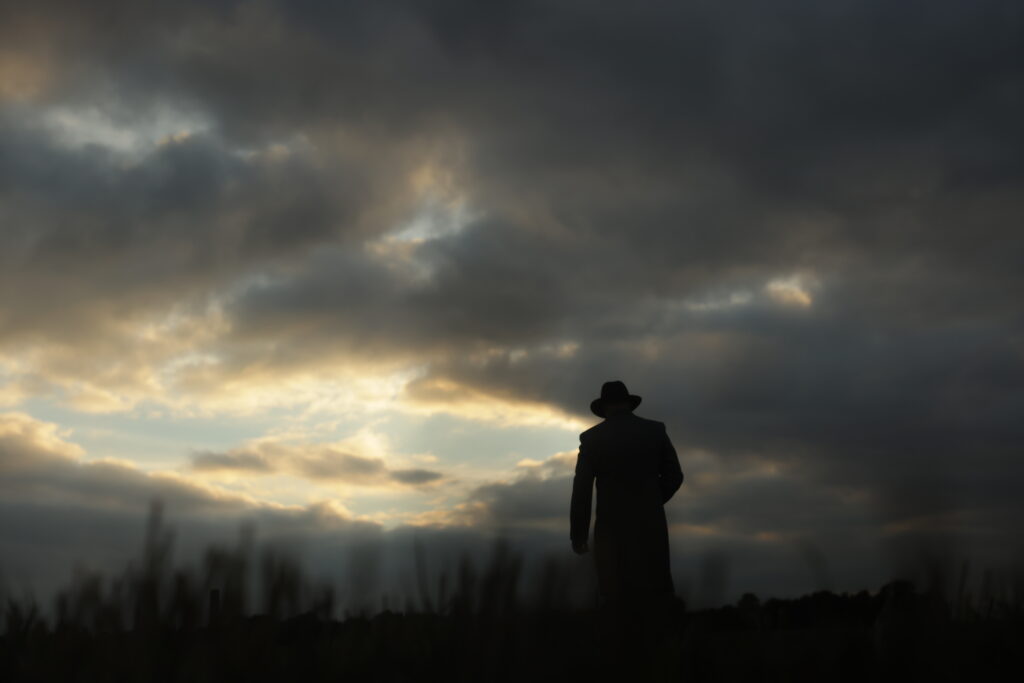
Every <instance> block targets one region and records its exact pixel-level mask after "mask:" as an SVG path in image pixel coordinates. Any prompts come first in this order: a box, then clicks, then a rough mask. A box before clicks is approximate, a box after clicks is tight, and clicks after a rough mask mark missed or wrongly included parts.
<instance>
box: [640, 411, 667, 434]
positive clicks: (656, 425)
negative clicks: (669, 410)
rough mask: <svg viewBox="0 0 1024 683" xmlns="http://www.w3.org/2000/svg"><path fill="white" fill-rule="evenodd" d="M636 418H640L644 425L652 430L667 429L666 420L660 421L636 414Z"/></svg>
mask: <svg viewBox="0 0 1024 683" xmlns="http://www.w3.org/2000/svg"><path fill="white" fill-rule="evenodd" d="M636 419H638V420H639V421H640V423H641V424H643V426H644V427H646V428H647V429H650V430H651V431H658V430H662V431H664V430H665V423H664V422H658V421H657V420H648V419H647V418H646V417H640V416H639V415H637V416H636Z"/></svg>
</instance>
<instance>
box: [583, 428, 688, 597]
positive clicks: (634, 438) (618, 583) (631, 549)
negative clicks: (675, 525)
mask: <svg viewBox="0 0 1024 683" xmlns="http://www.w3.org/2000/svg"><path fill="white" fill-rule="evenodd" d="M595 481H596V483H597V514H596V519H595V522H594V543H593V551H594V562H595V565H596V567H597V578H598V585H599V587H600V591H601V594H602V596H603V597H604V598H605V599H606V600H611V601H619V600H623V599H626V600H633V599H638V598H643V597H645V596H652V595H656V594H664V593H671V592H672V591H673V587H672V574H671V572H670V568H669V550H668V524H667V522H666V521H665V507H664V505H665V503H667V502H668V500H669V499H670V498H671V497H672V495H673V494H674V493H675V492H676V491H677V490H678V489H679V487H680V486H681V485H682V483H683V471H682V469H681V468H680V467H679V457H678V456H677V455H676V451H675V448H673V447H672V442H671V441H670V440H669V438H668V434H667V433H666V432H665V425H664V424H663V423H661V422H655V421H654V420H647V419H644V418H642V417H638V416H636V415H633V414H632V413H625V414H621V415H614V416H611V417H609V418H607V419H606V420H605V421H604V422H601V423H600V424H598V425H596V426H594V427H592V428H591V429H588V430H587V431H585V432H583V433H582V434H580V452H579V456H578V458H577V460H576V476H575V477H574V479H573V483H572V503H571V506H570V507H571V509H570V513H569V517H570V536H571V538H572V541H573V542H574V543H580V542H586V541H587V540H588V537H589V532H590V510H591V496H592V492H593V489H594V483H595Z"/></svg>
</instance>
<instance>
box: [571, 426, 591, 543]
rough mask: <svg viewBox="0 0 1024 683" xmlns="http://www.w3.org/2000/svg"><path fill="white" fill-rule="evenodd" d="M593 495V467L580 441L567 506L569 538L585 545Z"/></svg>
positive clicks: (588, 533)
mask: <svg viewBox="0 0 1024 683" xmlns="http://www.w3.org/2000/svg"><path fill="white" fill-rule="evenodd" d="M593 495H594V466H593V463H592V462H591V459H590V455H589V454H588V453H587V450H586V448H585V446H584V444H583V440H582V439H581V440H580V453H579V455H578V456H577V457H576V476H575V477H573V480H572V501H571V503H570V505H569V538H571V539H572V541H573V542H580V543H585V542H586V541H587V539H588V538H589V537H590V511H591V506H592V501H593Z"/></svg>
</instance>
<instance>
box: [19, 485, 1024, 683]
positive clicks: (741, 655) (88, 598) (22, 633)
mask: <svg viewBox="0 0 1024 683" xmlns="http://www.w3.org/2000/svg"><path fill="white" fill-rule="evenodd" d="M173 541H174V534H173V532H172V531H171V530H170V529H169V528H168V527H167V525H166V524H165V522H164V520H163V511H162V508H161V506H160V505H159V504H154V505H153V507H152V509H151V511H150V515H149V518H148V521H147V524H146V533H145V541H144V543H143V547H142V553H141V557H140V558H139V559H138V561H137V562H133V563H131V564H130V565H129V566H128V567H127V568H126V569H125V570H124V571H123V572H122V573H121V574H120V575H119V576H115V577H110V578H108V577H104V576H101V575H99V574H97V573H89V572H85V571H78V572H76V573H75V574H74V576H73V577H72V579H71V581H70V583H69V584H68V585H67V587H65V588H64V589H63V590H61V591H60V592H59V594H58V595H57V596H56V598H55V600H54V604H53V606H52V610H51V612H50V614H48V615H44V614H43V612H44V610H43V609H42V608H41V607H40V606H39V605H38V604H36V603H35V601H33V600H31V599H16V598H14V597H13V596H8V597H6V598H5V603H4V615H3V616H4V619H3V632H2V636H0V680H3V681H11V682H13V681H93V680H97V681H99V680H102V681H108V680H109V681H226V680H248V681H281V680H303V681H306V680H311V681H321V680H322V681H328V680H330V681H512V680H538V681H547V680H550V681H556V680H557V681H584V680H586V681H594V680H613V679H614V680H651V681H681V680H687V681H733V680H737V681H738V680H766V681H801V680H807V681H812V680H813V681H822V680H839V681H863V680H966V679H971V680H1017V678H1018V676H1019V675H1020V673H1021V672H1022V671H1024V667H1022V664H1024V648H1022V645H1024V638H1022V635H1024V628H1022V627H1024V599H1022V598H1024V595H1022V593H1021V591H1020V585H1019V584H1017V585H1012V586H1010V589H1009V590H1007V591H1004V592H1002V593H997V592H995V591H994V590H992V585H991V584H992V582H991V581H989V582H987V583H986V582H983V584H982V585H983V591H982V593H981V594H979V595H977V596H972V595H970V594H969V593H968V592H967V590H966V585H967V582H966V572H967V568H966V566H965V568H964V570H963V572H962V578H961V580H960V581H959V584H958V586H959V587H958V592H957V594H956V595H952V596H946V595H943V594H942V593H941V592H938V591H936V590H931V591H927V590H926V591H918V590H917V589H916V588H915V587H914V586H913V585H912V584H911V583H909V582H907V581H893V582H891V583H889V584H887V585H885V586H884V587H882V588H881V589H880V590H878V591H875V592H870V593H869V592H868V591H861V592H859V593H856V594H834V593H831V592H827V591H821V592H817V593H814V594H812V595H807V596H804V597H801V598H798V599H792V600H779V599H768V600H764V601H762V600H761V599H759V598H758V597H757V596H756V595H753V594H751V593H747V594H744V595H743V596H742V597H741V598H740V599H739V600H738V601H737V602H736V604H734V605H726V606H722V607H717V608H714V609H706V610H701V611H696V612H694V611H687V610H686V608H685V605H684V604H683V603H682V601H680V600H672V601H666V602H664V603H662V604H658V605H652V606H647V607H646V608H645V609H638V610H634V611H630V612H625V613H624V612H616V613H614V614H613V613H610V612H606V611H604V610H602V609H599V608H598V607H597V606H591V607H580V606H579V605H578V604H575V603H574V602H573V601H572V600H571V599H570V598H569V596H570V594H571V593H572V589H573V587H574V586H575V585H576V584H577V583H578V582H579V581H580V580H581V579H580V577H578V576H576V575H575V574H574V573H573V571H572V569H571V568H570V567H569V566H567V565H566V564H564V563H561V562H559V561H558V560H557V559H555V558H549V559H548V560H547V561H545V562H544V563H543V564H542V565H541V567H540V570H539V571H538V572H535V574H534V575H530V576H527V574H526V572H525V570H524V562H523V557H522V556H521V555H520V554H519V553H517V552H515V551H514V550H513V548H512V547H511V546H510V545H509V544H508V543H505V542H502V541H499V542H497V543H496V544H495V545H494V546H493V547H492V548H491V549H490V550H489V552H488V553H487V554H486V555H485V556H484V557H473V556H470V555H464V556H463V557H462V558H461V560H460V561H459V563H458V565H457V567H456V568H455V569H454V571H451V572H448V571H441V572H437V573H436V575H432V574H431V572H430V571H429V568H428V559H429V550H430V549H429V548H427V547H425V546H424V545H423V544H421V543H419V542H417V543H416V544H415V545H414V547H413V549H412V553H413V555H414V557H413V566H414V570H415V590H414V593H413V594H410V595H409V596H406V597H407V599H406V600H405V601H404V604H403V605H402V606H401V608H399V607H398V605H397V604H393V603H395V602H396V601H394V600H390V599H389V600H387V601H385V604H384V605H382V606H381V607H380V608H379V609H377V608H374V607H373V606H371V605H370V604H369V603H368V602H366V601H365V600H362V601H361V600H360V599H359V598H360V596H358V595H352V596H348V598H349V599H348V600H347V601H346V602H347V607H343V606H342V604H341V601H340V600H339V595H338V593H337V589H336V587H335V586H334V585H332V584H330V583H327V582H323V581H316V580H313V579H312V578H310V577H309V576H308V575H307V574H306V572H305V571H304V570H303V567H302V565H301V563H300V562H298V561H297V560H296V559H295V558H294V557H293V556H291V555H289V554H287V553H284V552H282V551H280V550H276V549H273V548H263V549H258V548H257V547H256V544H255V543H254V541H253V533H252V529H249V530H247V531H244V532H243V533H242V534H241V536H240V538H239V540H238V542H237V543H236V544H234V545H226V546H214V547H210V548H208V549H207V550H206V552H205V554H204V555H203V557H202V561H201V563H200V566H199V567H198V568H175V567H173V566H172V562H171V556H172V555H171V550H172V546H173ZM372 565H373V563H372V562H370V563H369V566H370V569H371V570H372ZM357 574H358V572H357ZM363 583H364V584H365V583H366V581H365V577H364V580H363ZM359 585H360V581H358V580H357V581H354V582H353V583H352V588H354V589H356V590H358V587H359ZM986 585H988V588H987V589H986V588H984V586H986ZM986 591H987V592H986ZM623 620H625V623H623ZM623 634H627V635H626V636H625V638H624V637H623Z"/></svg>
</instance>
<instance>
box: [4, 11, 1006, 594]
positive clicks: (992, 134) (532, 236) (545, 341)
mask: <svg viewBox="0 0 1024 683" xmlns="http://www.w3.org/2000/svg"><path fill="white" fill-rule="evenodd" d="M0 12H2V20H0V46H2V47H0V226H2V227H0V405H3V406H5V407H12V408H16V409H20V410H24V411H27V412H32V411H33V410H39V411H42V412H41V413H40V414H42V415H48V414H50V413H54V414H56V412H58V411H65V412H66V413H67V414H70V415H74V416H82V415H93V416H96V419H97V420H98V419H100V416H103V417H104V419H112V420H113V419H115V418H117V416H121V418H120V419H123V420H124V422H112V423H110V424H112V425H114V426H113V427H105V429H109V430H110V431H112V432H117V431H118V430H119V429H120V430H123V433H125V434H127V433H129V432H130V433H131V434H132V438H133V439H135V441H134V442H132V443H139V444H142V443H143V441H142V437H140V436H138V434H139V432H140V431H145V429H144V428H140V427H138V425H139V424H140V423H145V421H146V420H147V419H148V420H153V421H154V422H153V423H152V424H153V427H152V429H153V431H154V433H156V432H160V433H161V434H163V433H164V431H166V430H165V428H164V427H163V426H160V425H163V424H164V423H163V422H160V421H172V422H173V421H174V420H186V419H188V420H191V419H209V420H221V421H223V422H222V423H221V424H222V426H223V428H224V429H227V425H230V424H239V425H241V424H243V422H242V421H248V422H244V424H245V425H246V427H245V430H244V431H245V433H244V434H238V435H236V434H231V435H230V436H229V435H227V434H220V433H216V430H213V431H211V432H210V434H207V435H206V437H203V438H200V437H198V436H197V437H195V438H193V437H191V436H185V435H181V434H179V435H176V437H175V438H177V439H178V441H175V442H174V443H175V444H176V446H178V447H180V449H179V451H178V452H179V457H180V461H181V463H180V464H181V467H182V468H183V470H182V471H185V470H187V471H189V472H190V473H191V474H194V475H196V476H206V475H211V476H212V475H214V474H217V473H221V474H225V473H228V472H231V473H233V474H232V476H250V477H252V478H253V479H254V480H256V479H262V478H271V477H274V476H280V475H288V476H297V477H298V478H300V479H304V480H307V481H310V482H320V483H323V482H335V483H338V484H348V485H353V486H357V487H361V488H363V489H367V490H370V489H375V490H376V489H379V490H381V491H389V492H390V491H393V492H394V493H393V495H395V496H397V497H400V496H403V495H421V494H422V493H423V491H424V490H427V489H430V488H431V487H436V488H437V489H438V491H437V495H438V498H437V500H436V505H435V507H434V509H433V510H420V511H419V513H421V514H423V515H426V516H425V517H423V519H428V518H429V519H434V520H447V522H446V523H452V524H455V523H459V524H466V523H468V524H471V525H484V524H491V523H495V524H497V523H500V524H504V525H510V524H511V525H515V524H517V523H519V522H521V523H522V524H523V525H525V526H529V527H531V528H542V527H543V528H554V525H556V524H557V522H556V521H555V520H557V519H558V515H559V514H561V513H559V510H560V509H561V508H560V506H563V501H562V497H564V496H565V495H566V493H565V490H564V489H565V487H564V483H565V481H566V479H565V477H566V476H567V474H566V473H564V472H560V473H559V472H556V471H554V470H553V469H551V467H553V465H550V463H549V465H545V466H544V468H542V469H541V470H536V471H532V470H530V468H516V467H515V465H514V463H515V462H516V461H518V460H531V461H536V462H542V461H545V459H547V458H549V457H550V456H551V455H552V453H556V452H560V451H564V450H565V449H571V448H572V447H573V446H574V432H575V431H578V430H579V429H580V428H581V427H583V426H585V424H586V422H587V421H588V420H589V419H591V416H589V414H588V413H587V406H588V405H589V401H590V399H591V398H592V397H593V396H594V395H595V394H596V392H597V389H598V387H599V386H600V383H601V382H602V381H603V380H606V379H612V378H620V379H623V380H624V381H626V382H627V384H628V385H629V387H630V388H631V389H632V390H634V391H635V392H637V393H639V394H641V395H643V396H644V403H643V405H642V406H641V408H640V412H642V413H644V414H646V415H648V416H650V417H652V418H657V419H661V420H664V421H665V422H666V423H667V425H668V429H669V434H670V435H671V436H672V438H673V439H674V441H675V442H676V445H677V447H678V449H679V451H680V454H681V459H682V464H683V469H684V471H687V472H688V480H687V482H688V483H687V485H686V486H684V488H683V490H682V491H681V492H680V496H681V499H680V501H678V502H676V503H673V505H675V507H674V508H672V510H671V511H670V516H671V517H672V519H673V520H675V521H674V523H675V524H678V525H682V526H680V527H679V528H680V529H682V528H683V527H686V528H687V529H689V531H688V532H687V533H694V534H697V533H699V534H703V535H704V536H703V537H704V538H710V539H719V540H720V541H721V542H722V543H734V542H739V541H738V540H737V539H747V541H749V542H754V541H755V540H756V539H761V540H759V541H757V542H758V543H767V544H771V543H790V542H792V543H803V542H804V541H805V540H806V539H804V537H803V536H801V534H804V535H806V533H808V529H810V527H809V526H807V525H806V524H803V523H802V522H801V521H800V520H801V519H806V520H815V522H814V525H815V529H816V530H815V532H814V533H815V534H816V535H817V536H818V537H820V538H824V539H827V538H829V537H834V538H844V539H849V543H847V544H846V545H847V546H849V547H853V546H855V545H857V544H864V545H870V544H872V543H881V542H882V541H881V540H880V539H882V538H883V537H887V536H886V535H887V534H889V535H890V536H891V534H899V533H904V532H906V533H911V532H913V533H926V532H927V533H933V532H934V533H939V532H941V533H947V534H951V535H953V536H955V537H956V538H958V539H970V540H971V541H972V542H977V543H978V544H982V545H986V547H995V546H1003V547H1005V548H1007V549H1010V550H1008V551H1007V552H1011V550H1012V549H1014V548H1019V547H1020V538H1019V535H1018V533H1017V531H1016V529H1017V528H1019V524H1018V521H1019V519H1020V517H1021V514H1020V513H1021V512H1022V510H1021V506H1020V503H1019V499H1018V497H1017V496H1016V495H1015V491H1016V489H1017V488H1019V484H1020V483H1021V480H1022V477H1024V471H1022V470H1021V466H1020V464H1019V462H1018V460H1019V458H1018V457H1016V456H1017V454H1018V451H1019V447H1020V443H1021V440H1022V437H1024V430H1022V427H1021V424H1022V422H1021V421H1020V419H1019V415H1020V414H1021V412H1022V409H1024V323H1022V318H1021V314H1020V305H1019V303H1018V302H1019V301H1020V300H1021V299H1022V298H1024V278H1022V272H1024V271H1022V269H1021V267H1020V265H1021V263H1024V240H1022V239H1021V237H1020V234H1019V233H1020V230H1019V226H1020V224H1021V220H1022V219H1024V193H1022V191H1021V190H1022V183H1024V165H1022V162H1021V160H1022V159H1024V137H1022V134H1021V127H1020V125H1019V121H1020V120H1021V119H1022V118H1024V47H1022V43H1021V41H1020V40H1019V35H1020V33H1021V29H1022V28H1024V10H1022V9H1021V7H1020V5H1019V3H1016V2H1011V1H1009V0H1006V1H1001V0H982V1H980V2H973V3H969V4H967V3H961V2H952V1H942V2H923V1H920V2H919V1H916V0H915V1H913V2H902V3H891V2H881V1H875V0H871V1H868V2H827V3H821V2H812V1H811V0H792V1H787V2H781V3H779V2H776V3H763V2H753V1H746V0H736V1H732V2H723V3H714V4H709V3H700V2H684V3H640V4H637V3H632V4H627V3H613V4H609V3H590V2H554V3H547V2H545V3H541V2H514V3H513V2H498V3H485V4H481V3H473V2H459V1H457V0H436V1H431V2H401V1H397V0H396V1H394V2H375V3H362V4H355V5H353V4H338V3H329V2H317V1H315V0H310V1H303V2H273V1H269V0H268V1H265V2H216V3H207V2H203V3H199V2H177V3H155V4H153V5H152V6H150V5H147V6H146V8H145V9H142V8H141V6H139V5H138V4H137V3H128V2H119V1H117V0H104V1H103V2H100V3H89V4H87V5H86V4H82V3H73V2H60V1H57V0H47V1H43V2H36V3H32V4H31V5H23V6H19V7H7V8H4V9H3V10H0ZM112 17H116V18H117V20H116V21H112V20H111V18H112ZM109 416H114V417H109ZM445 416H447V417H445ZM449 418H450V419H451V420H452V421H451V422H444V421H443V420H444V419H449ZM69 419H70V418H69ZM254 420H255V421H258V422H259V426H255V427H254V426H253V422H252V421H254ZM379 420H385V421H387V425H388V429H391V430H393V431H394V432H395V433H396V434H400V435H403V436H402V438H403V439H405V440H406V443H404V445H403V448H404V451H403V453H401V454H399V456H400V457H398V459H393V458H390V457H387V456H386V455H382V454H371V455H365V454H361V453H355V452H349V451H346V450H345V449H343V448H337V449H334V450H332V449H331V447H329V446H325V445H323V444H331V443H337V442H341V441H343V440H344V438H345V437H346V436H348V435H350V434H351V433H353V432H354V431H357V430H358V429H360V428H361V427H360V422H373V421H379ZM460 421H461V422H460ZM104 424H107V423H104ZM467 424H477V425H483V426H484V428H485V429H489V430H491V431H489V432H487V436H486V437H480V438H476V437H474V438H475V440H472V439H468V438H466V439H463V441H458V439H459V438H460V437H459V435H460V434H462V433H464V432H465V430H466V429H469V428H468V427H466V426H465V425H467ZM440 425H445V426H444V427H442V426H440ZM443 429H447V430H449V431H450V433H447V434H442V433H441V432H442V430H443ZM540 429H562V430H564V432H565V439H566V443H563V444H559V445H558V446H556V447H550V448H547V446H545V447H546V448H547V450H545V451H543V452H522V447H521V445H520V444H533V443H536V441H535V440H532V439H534V434H535V433H536V432H537V430H540ZM239 430H240V431H243V430H241V428H239ZM289 430H292V431H296V432H297V433H299V435H300V437H301V438H299V439H298V440H297V441H296V440H294V439H293V440H292V441H290V442H287V443H299V442H301V443H303V444H306V446H303V447H298V446H289V447H288V448H284V449H283V450H278V451H274V452H271V451H272V450H273V449H272V448H271V446H270V445H268V444H271V445H272V444H281V443H286V441H283V440H280V439H279V440H275V438H273V437H274V435H275V434H276V433H278V432H281V431H289ZM306 432H309V433H306ZM97 438H98V437H97ZM160 438H168V439H169V437H164V436H161V437H160ZM204 438H206V440H207V441H210V440H212V441H213V442H210V443H205V442H204ZM442 442H444V443H456V442H458V443H459V444H460V445H459V446H458V447H457V448H455V449H454V450H451V451H442V450H439V449H438V448H437V444H439V443H442ZM110 443H113V441H111V442H110ZM547 443H548V442H547V441H545V444H547ZM240 444H250V445H240ZM252 444H257V445H255V446H254V445H252ZM309 444H314V445H312V446H310V445H309ZM316 444H320V445H316ZM110 448H113V446H110ZM126 448H127V447H126ZM415 454H419V455H427V456H429V458H433V459H434V460H430V459H429V458H428V459H426V460H423V461H422V463H423V464H424V466H422V467H421V466H420V465H418V464H416V462H417V461H416V460H415V459H414V458H412V457H411V456H412V455H415ZM121 455H126V454H124V453H121ZM126 457H134V456H131V455H127V456H126ZM138 457H143V455H142V454H141V453H140V454H139V456H138ZM688 459H689V460H688ZM552 462H554V461H552ZM691 463H693V467H696V468H697V470H698V472H699V471H700V470H701V468H702V467H703V468H706V469H707V474H706V476H705V477H704V478H703V479H702V478H701V477H700V476H697V477H694V478H690V477H689V471H690V470H691V469H692V467H691ZM688 468H689V469H688ZM702 481H703V482H704V484H701V482H702ZM446 487H447V488H446ZM460 487H461V488H460ZM381 495H384V494H381ZM389 495H390V494H389ZM784 502H789V504H788V505H787V504H783V503H784ZM362 504H364V505H366V506H368V507H367V508H366V509H365V510H360V511H359V512H360V513H366V514H372V513H375V512H381V511H383V510H387V509H390V502H389V501H385V500H383V499H381V498H379V497H378V498H374V499H372V500H371V499H369V498H367V499H366V500H365V501H364V502H363V503H362ZM382 514H383V513H382ZM388 514H391V513H388ZM394 514H399V513H397V512H396V513H394ZM403 514H404V513H403ZM794 515H796V516H795V517H794ZM467 520H468V521H467ZM751 539H754V540H751ZM773 539H774V540H773ZM801 539H803V540H801ZM815 542H816V543H819V544H820V543H822V542H824V541H820V539H819V540H818V541H815ZM964 543H967V541H964ZM967 544H968V545H970V544H969V543H967ZM835 552H836V553H840V552H841V548H837V549H836V550H835ZM851 580H852V579H851Z"/></svg>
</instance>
